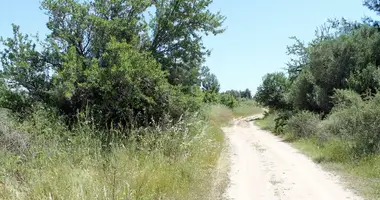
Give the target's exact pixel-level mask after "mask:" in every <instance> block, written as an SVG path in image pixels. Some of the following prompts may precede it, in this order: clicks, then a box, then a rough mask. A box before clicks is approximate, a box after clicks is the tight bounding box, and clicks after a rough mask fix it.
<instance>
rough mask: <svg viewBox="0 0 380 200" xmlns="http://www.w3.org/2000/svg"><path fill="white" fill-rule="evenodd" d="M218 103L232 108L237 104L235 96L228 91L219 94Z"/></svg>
mask: <svg viewBox="0 0 380 200" xmlns="http://www.w3.org/2000/svg"><path fill="white" fill-rule="evenodd" d="M220 103H221V104H223V105H225V106H227V107H229V108H234V107H235V106H236V105H237V104H238V102H237V101H236V99H235V97H234V96H232V95H231V94H228V93H225V94H221V95H220Z"/></svg>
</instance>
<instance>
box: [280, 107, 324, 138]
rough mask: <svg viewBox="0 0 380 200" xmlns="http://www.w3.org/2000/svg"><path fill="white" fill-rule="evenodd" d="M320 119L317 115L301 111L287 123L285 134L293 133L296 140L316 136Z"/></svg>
mask: <svg viewBox="0 0 380 200" xmlns="http://www.w3.org/2000/svg"><path fill="white" fill-rule="evenodd" d="M319 123H320V118H319V116H318V115H317V114H314V113H312V112H309V111H301V112H299V113H297V114H295V115H294V116H292V117H291V118H289V120H288V121H287V123H286V126H285V132H287V133H291V134H292V135H293V136H294V137H295V139H298V138H309V137H311V136H315V135H316V133H317V127H318V124H319Z"/></svg>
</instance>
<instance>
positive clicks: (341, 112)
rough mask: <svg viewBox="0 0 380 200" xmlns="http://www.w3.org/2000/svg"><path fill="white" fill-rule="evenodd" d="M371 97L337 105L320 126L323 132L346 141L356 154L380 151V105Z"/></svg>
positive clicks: (377, 97) (375, 98)
mask: <svg viewBox="0 0 380 200" xmlns="http://www.w3.org/2000/svg"><path fill="white" fill-rule="evenodd" d="M379 98H380V95H376V96H375V97H374V98H373V99H371V100H368V101H365V102H359V103H358V104H357V105H352V106H350V107H338V108H335V109H334V110H333V112H332V113H331V114H330V115H329V116H328V118H327V119H326V120H325V122H324V123H323V125H322V126H321V128H322V130H321V131H323V132H326V133H328V134H331V135H333V136H336V137H339V138H341V139H342V140H345V141H348V142H349V145H350V148H352V149H353V150H354V151H355V153H356V156H359V157H360V156H363V155H368V154H372V153H380V134H379V130H380V105H379V104H378V99H379Z"/></svg>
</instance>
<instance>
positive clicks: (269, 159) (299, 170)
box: [224, 119, 362, 200]
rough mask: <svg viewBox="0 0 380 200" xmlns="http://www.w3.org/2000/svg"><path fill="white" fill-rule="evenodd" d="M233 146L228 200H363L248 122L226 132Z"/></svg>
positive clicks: (333, 176) (239, 123)
mask: <svg viewBox="0 0 380 200" xmlns="http://www.w3.org/2000/svg"><path fill="white" fill-rule="evenodd" d="M224 132H225V133H226V136H227V138H228V139H229V142H230V157H231V169H230V172H229V178H230V185H229V187H228V189H227V191H226V194H225V195H226V197H227V198H228V199H236V200H248V199H249V200H251V199H252V200H277V199H278V200H280V199H281V200H317V199H318V200H361V199H362V198H360V197H358V196H357V195H355V194H354V193H353V192H351V191H349V190H347V189H345V188H344V187H343V186H342V185H341V184H340V183H339V177H338V176H335V175H333V174H331V173H328V172H325V171H323V170H322V169H321V167H319V166H318V165H317V164H315V163H314V162H313V161H311V160H310V159H308V158H307V157H306V156H304V155H302V154H301V153H300V152H298V151H297V150H296V149H294V148H293V147H291V146H290V145H289V144H286V143H284V142H282V141H281V139H280V138H278V137H276V136H274V135H272V134H271V133H269V132H267V131H264V130H261V129H260V128H258V127H257V126H255V125H254V124H253V123H252V122H251V120H249V119H240V120H235V121H234V124H233V126H231V127H228V128H225V129H224Z"/></svg>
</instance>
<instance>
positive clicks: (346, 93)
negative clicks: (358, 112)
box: [332, 89, 363, 109]
mask: <svg viewBox="0 0 380 200" xmlns="http://www.w3.org/2000/svg"><path fill="white" fill-rule="evenodd" d="M332 101H333V103H334V109H340V108H350V107H360V105H361V104H362V103H363V100H362V98H361V97H360V95H359V94H358V93H356V92H354V91H352V90H341V89H336V90H335V92H334V95H333V96H332Z"/></svg>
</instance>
